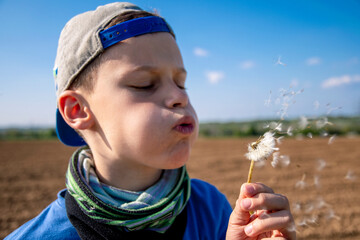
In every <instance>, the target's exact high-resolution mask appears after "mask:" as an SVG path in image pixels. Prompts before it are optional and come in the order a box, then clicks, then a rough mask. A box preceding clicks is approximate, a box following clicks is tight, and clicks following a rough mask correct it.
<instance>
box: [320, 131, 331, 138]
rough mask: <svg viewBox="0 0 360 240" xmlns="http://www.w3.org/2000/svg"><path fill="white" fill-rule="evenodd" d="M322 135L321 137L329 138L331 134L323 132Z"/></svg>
mask: <svg viewBox="0 0 360 240" xmlns="http://www.w3.org/2000/svg"><path fill="white" fill-rule="evenodd" d="M320 135H321V136H322V137H327V136H328V135H329V133H327V132H325V131H324V132H321V133H320Z"/></svg>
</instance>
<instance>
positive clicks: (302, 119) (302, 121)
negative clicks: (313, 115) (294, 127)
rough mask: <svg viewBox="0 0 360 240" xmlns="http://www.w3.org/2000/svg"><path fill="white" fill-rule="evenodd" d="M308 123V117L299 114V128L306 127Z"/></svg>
mask: <svg viewBox="0 0 360 240" xmlns="http://www.w3.org/2000/svg"><path fill="white" fill-rule="evenodd" d="M308 124H309V121H308V119H307V118H306V117H304V116H301V117H300V121H299V128H300V129H301V130H304V129H305V128H306V127H307V125H308Z"/></svg>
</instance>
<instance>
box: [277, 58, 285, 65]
mask: <svg viewBox="0 0 360 240" xmlns="http://www.w3.org/2000/svg"><path fill="white" fill-rule="evenodd" d="M275 64H276V65H283V66H286V64H285V63H283V62H282V61H281V56H279V57H278V59H277V61H276V63H275Z"/></svg>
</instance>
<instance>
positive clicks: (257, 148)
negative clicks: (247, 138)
mask: <svg viewBox="0 0 360 240" xmlns="http://www.w3.org/2000/svg"><path fill="white" fill-rule="evenodd" d="M274 135H275V133H274V132H270V131H269V132H266V133H265V134H264V135H263V136H261V137H260V138H259V139H258V140H257V141H256V142H253V143H251V144H249V145H248V153H246V154H245V156H246V158H248V159H249V160H251V165H250V169H249V175H248V183H249V182H251V176H252V172H253V169H254V162H256V161H263V160H266V159H267V158H268V157H269V156H270V155H271V154H272V153H273V152H274V151H275V150H279V149H278V148H276V147H275V143H276V141H275V137H274Z"/></svg>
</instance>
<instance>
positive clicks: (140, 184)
mask: <svg viewBox="0 0 360 240" xmlns="http://www.w3.org/2000/svg"><path fill="white" fill-rule="evenodd" d="M94 162H95V169H96V174H97V176H98V177H99V179H100V181H101V182H103V183H105V184H107V185H109V186H113V187H116V188H119V189H123V190H129V191H134V192H138V191H143V190H145V189H147V188H149V187H150V186H152V185H154V184H155V183H156V182H157V181H158V180H159V179H160V176H161V173H162V170H161V169H155V168H150V167H147V166H139V165H136V164H126V163H124V162H120V163H119V162H118V161H117V162H116V163H114V162H112V163H111V162H109V161H97V158H96V156H94Z"/></svg>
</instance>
